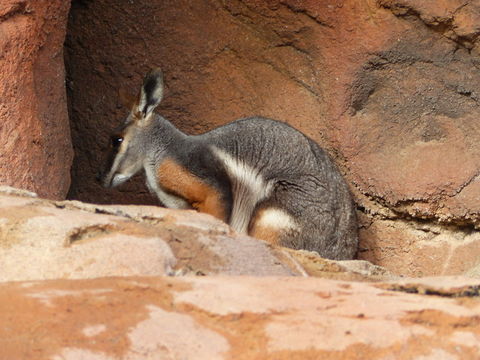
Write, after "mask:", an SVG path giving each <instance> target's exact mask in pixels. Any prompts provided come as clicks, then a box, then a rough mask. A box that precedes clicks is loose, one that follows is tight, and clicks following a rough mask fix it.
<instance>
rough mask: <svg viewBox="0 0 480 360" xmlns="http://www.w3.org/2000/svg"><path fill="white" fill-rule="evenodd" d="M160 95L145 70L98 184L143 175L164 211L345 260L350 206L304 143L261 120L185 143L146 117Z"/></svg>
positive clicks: (320, 156) (349, 253)
mask: <svg viewBox="0 0 480 360" xmlns="http://www.w3.org/2000/svg"><path fill="white" fill-rule="evenodd" d="M162 95H163V77H162V74H161V72H160V71H159V70H153V71H152V72H151V73H149V74H148V75H147V76H146V78H145V80H144V84H143V86H142V89H141V91H140V94H139V97H138V100H137V101H136V102H135V104H134V105H133V107H132V109H131V113H130V115H129V116H128V117H127V119H126V120H125V122H124V124H123V125H122V127H121V132H120V133H117V134H116V135H115V136H114V137H113V138H112V144H113V146H112V151H111V154H110V162H109V164H110V165H108V166H107V167H106V168H105V170H104V171H103V174H102V175H101V176H100V179H101V181H102V183H103V185H104V186H106V187H113V186H116V185H118V184H120V183H122V182H124V181H126V180H128V179H129V178H130V177H131V176H133V175H134V174H135V173H136V172H138V171H139V169H140V168H143V169H144V171H145V174H146V178H147V185H148V187H149V189H150V190H151V191H152V192H154V193H155V194H156V195H157V196H158V198H159V200H160V201H161V202H162V203H163V205H164V206H167V207H170V208H183V209H188V208H193V209H197V210H198V211H201V212H205V213H209V214H211V215H213V216H215V217H217V218H219V219H222V220H224V221H225V222H228V223H229V224H230V225H231V226H232V227H233V228H234V229H235V230H237V231H239V232H242V233H248V234H250V235H252V236H254V237H257V238H260V239H263V240H266V241H268V242H270V243H273V244H278V245H282V246H287V247H291V248H294V249H307V250H312V251H317V252H319V254H320V255H321V256H323V257H327V258H331V259H351V258H353V257H354V255H355V253H356V250H357V243H358V239H357V224H356V217H355V208H354V204H353V202H352V198H351V196H350V193H349V190H348V187H347V185H346V183H345V181H344V180H343V178H342V176H341V175H340V173H339V171H338V170H337V168H336V167H335V165H334V164H333V162H332V161H331V160H330V158H329V157H328V155H327V154H326V153H325V151H324V150H322V149H321V148H320V147H319V146H318V145H317V144H316V143H315V142H314V141H313V140H312V139H310V138H308V137H307V136H305V135H304V134H302V133H301V132H299V131H298V130H296V129H294V128H293V127H291V126H289V125H287V124H285V123H282V122H279V121H275V120H271V119H266V118H261V117H252V118H247V119H241V120H237V121H234V122H232V123H230V124H227V125H224V126H221V127H219V128H217V129H214V130H212V131H210V132H207V133H205V134H202V135H197V136H189V135H186V134H184V133H182V132H180V131H179V130H178V129H176V128H175V127H174V126H173V125H172V124H171V123H170V122H169V121H168V120H166V119H165V118H163V117H161V116H159V115H157V114H155V113H154V112H153V109H154V108H155V107H156V106H157V105H158V104H159V103H160V101H161V97H162ZM119 138H121V141H120V142H118V139H119ZM112 164H113V165H112ZM132 164H133V165H132Z"/></svg>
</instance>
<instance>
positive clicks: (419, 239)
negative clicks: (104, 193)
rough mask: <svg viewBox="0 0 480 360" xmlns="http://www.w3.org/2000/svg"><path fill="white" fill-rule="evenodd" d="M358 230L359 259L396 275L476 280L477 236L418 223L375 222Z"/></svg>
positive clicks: (468, 231)
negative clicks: (438, 276)
mask: <svg viewBox="0 0 480 360" xmlns="http://www.w3.org/2000/svg"><path fill="white" fill-rule="evenodd" d="M361 221H362V222H365V224H364V226H362V227H361V229H360V233H361V234H362V236H361V239H362V240H361V241H360V245H359V246H360V250H359V258H361V259H365V260H368V261H369V262H371V263H373V264H376V265H379V266H381V267H383V268H385V269H387V270H389V271H391V272H393V273H395V274H398V275H403V276H409V277H422V276H435V275H458V274H461V275H465V276H475V277H479V274H478V272H475V270H474V269H475V268H477V267H478V265H479V254H480V233H479V232H478V231H475V230H471V229H469V228H467V229H465V230H464V231H458V229H457V228H456V227H455V226H443V225H438V224H437V225H431V224H428V223H425V222H418V221H412V220H411V221H404V220H403V221H401V220H399V219H397V220H386V219H385V220H382V219H375V220H373V221H371V220H368V221H366V220H365V219H364V218H363V219H362V220H361Z"/></svg>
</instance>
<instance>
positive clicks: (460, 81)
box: [67, 0, 480, 276]
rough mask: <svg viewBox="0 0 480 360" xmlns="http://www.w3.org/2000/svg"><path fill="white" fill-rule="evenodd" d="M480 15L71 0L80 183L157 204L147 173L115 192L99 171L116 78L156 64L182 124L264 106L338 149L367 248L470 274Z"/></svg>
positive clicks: (282, 0) (402, 2)
mask: <svg viewBox="0 0 480 360" xmlns="http://www.w3.org/2000/svg"><path fill="white" fill-rule="evenodd" d="M146 14H148V15H147V16H146ZM479 20H480V12H479V5H478V2H477V1H474V0H445V1H434V0H431V1H430V0H429V1H410V0H362V1H358V0H346V1H345V0H341V1H340V0H328V1H313V0H312V1H297V0H274V1H268V2H264V1H256V0H234V1H227V2H219V1H202V2H194V3H192V2H191V1H187V0H179V1H150V2H122V3H118V2H116V1H113V0H107V1H102V2H89V1H74V2H73V4H72V12H71V16H70V22H69V33H68V36H67V64H68V69H69V70H68V72H69V89H70V91H69V101H70V114H71V119H72V127H73V133H74V135H75V136H74V146H75V149H76V160H75V163H74V167H73V170H72V174H73V179H74V181H73V186H72V188H71V192H70V196H71V197H72V198H76V199H81V200H86V201H95V202H102V203H103V202H106V203H108V202H121V203H137V204H138V203H155V199H152V198H151V197H150V195H149V194H148V192H147V191H146V190H145V187H144V185H143V180H142V179H140V178H139V179H138V181H136V182H131V183H128V184H126V185H125V186H123V187H122V188H121V189H119V190H112V191H109V192H106V191H105V190H103V189H100V188H99V187H98V186H97V185H95V184H94V181H93V177H94V174H95V172H96V171H97V168H98V165H99V163H100V162H101V158H100V157H99V154H100V153H102V152H103V151H104V150H105V146H106V144H107V142H108V140H107V136H108V134H109V132H110V130H111V129H112V128H114V127H116V126H118V124H119V121H120V119H122V117H123V116H124V115H125V111H126V109H124V108H122V106H121V105H120V102H119V101H118V99H117V95H116V93H117V90H118V88H120V87H122V86H123V87H127V89H130V90H131V91H132V92H135V91H137V89H138V87H139V84H140V82H141V78H142V77H143V74H144V73H145V72H146V71H147V70H148V69H149V68H150V67H152V66H157V65H158V66H161V67H162V68H163V69H164V71H165V74H166V86H167V91H166V97H165V100H164V102H163V104H162V105H161V106H160V109H159V111H160V112H161V113H162V114H163V115H165V116H166V117H167V118H170V119H171V120H172V122H173V123H174V124H175V125H177V126H178V127H180V128H181V129H182V130H184V131H186V132H189V133H199V132H203V131H206V130H208V129H211V128H212V127H215V126H218V125H220V124H224V123H227V122H230V121H232V120H233V119H235V118H239V117H243V116H250V115H253V114H259V115H264V116H269V117H273V118H277V119H281V120H284V121H287V122H288V123H290V124H292V125H294V126H295V127H297V128H299V129H300V130H302V131H303V132H305V133H306V134H308V135H309V136H311V137H312V138H314V139H315V140H316V141H317V142H319V143H320V144H321V145H323V146H324V147H325V148H327V149H328V150H329V151H330V153H331V154H332V156H333V158H334V159H335V161H336V162H337V164H338V165H339V166H340V167H341V169H342V171H343V172H344V174H345V176H346V178H347V181H348V182H349V184H350V185H351V189H352V191H353V192H354V195H355V198H356V200H357V203H358V205H359V212H360V214H359V215H360V218H361V228H360V239H361V249H360V250H361V251H360V252H359V255H358V256H359V257H360V258H363V259H368V260H370V261H372V262H374V263H376V264H380V265H383V266H386V267H388V268H389V269H390V270H392V271H394V272H398V273H402V274H406V275H410V276H419V275H431V274H439V273H451V274H454V273H463V272H464V271H465V270H466V269H467V268H471V267H473V266H476V265H477V266H478V265H479V262H478V254H479V251H480V250H479V248H480V238H479V235H478V231H477V227H478V223H479V214H480V201H479V199H480V181H479V178H478V174H479V173H480V155H479V154H480V145H479V144H480V141H479V140H480V138H479V136H480V135H479V134H480V123H479V122H478V121H477V120H476V119H478V117H479V116H480V106H479V93H480V88H479V86H480V85H479V84H480V75H479V72H478V67H479V66H480V61H479V60H480V57H479V55H480V53H479V49H478V34H479V33H480V27H479V26H478V24H479V23H480V21H479ZM423 254H426V255H423ZM432 256H433V258H432ZM389 258H393V259H394V261H389V260H388V259H389ZM454 258H455V259H456V260H455V261H453V260H452V261H450V260H449V259H454ZM454 263H455V264H457V265H454ZM432 265H434V266H432Z"/></svg>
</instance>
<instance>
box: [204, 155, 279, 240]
mask: <svg viewBox="0 0 480 360" xmlns="http://www.w3.org/2000/svg"><path fill="white" fill-rule="evenodd" d="M212 151H213V153H214V154H215V155H216V156H217V157H218V158H219V159H220V160H221V161H222V162H223V163H224V164H225V168H226V170H227V173H228V176H229V177H230V180H231V182H232V196H233V206H232V215H231V218H230V226H232V227H233V228H234V229H235V230H236V231H238V232H240V233H245V234H246V233H247V230H248V224H249V223H250V219H251V217H252V214H253V211H254V210H255V207H256V205H257V204H258V203H259V202H260V201H261V200H263V199H265V198H266V197H268V196H269V195H270V192H271V190H272V184H271V183H268V182H267V181H266V180H265V179H264V178H263V176H262V175H261V174H260V173H259V172H258V171H257V170H256V169H255V168H253V167H251V166H249V165H247V164H246V163H245V162H243V161H241V160H238V159H235V158H234V157H233V156H231V155H230V154H228V153H227V152H225V151H223V150H221V149H219V148H217V147H215V146H212Z"/></svg>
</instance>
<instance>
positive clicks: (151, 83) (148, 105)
mask: <svg viewBox="0 0 480 360" xmlns="http://www.w3.org/2000/svg"><path fill="white" fill-rule="evenodd" d="M162 99H163V73H162V70H160V69H158V68H157V69H153V70H151V71H150V72H149V73H148V74H147V75H146V76H145V79H144V80H143V85H142V89H141V90H140V96H139V101H138V111H139V112H141V114H142V115H143V117H144V118H146V117H148V115H150V114H151V113H152V111H153V110H154V109H155V108H156V107H157V106H158V104H160V102H161V101H162Z"/></svg>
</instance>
